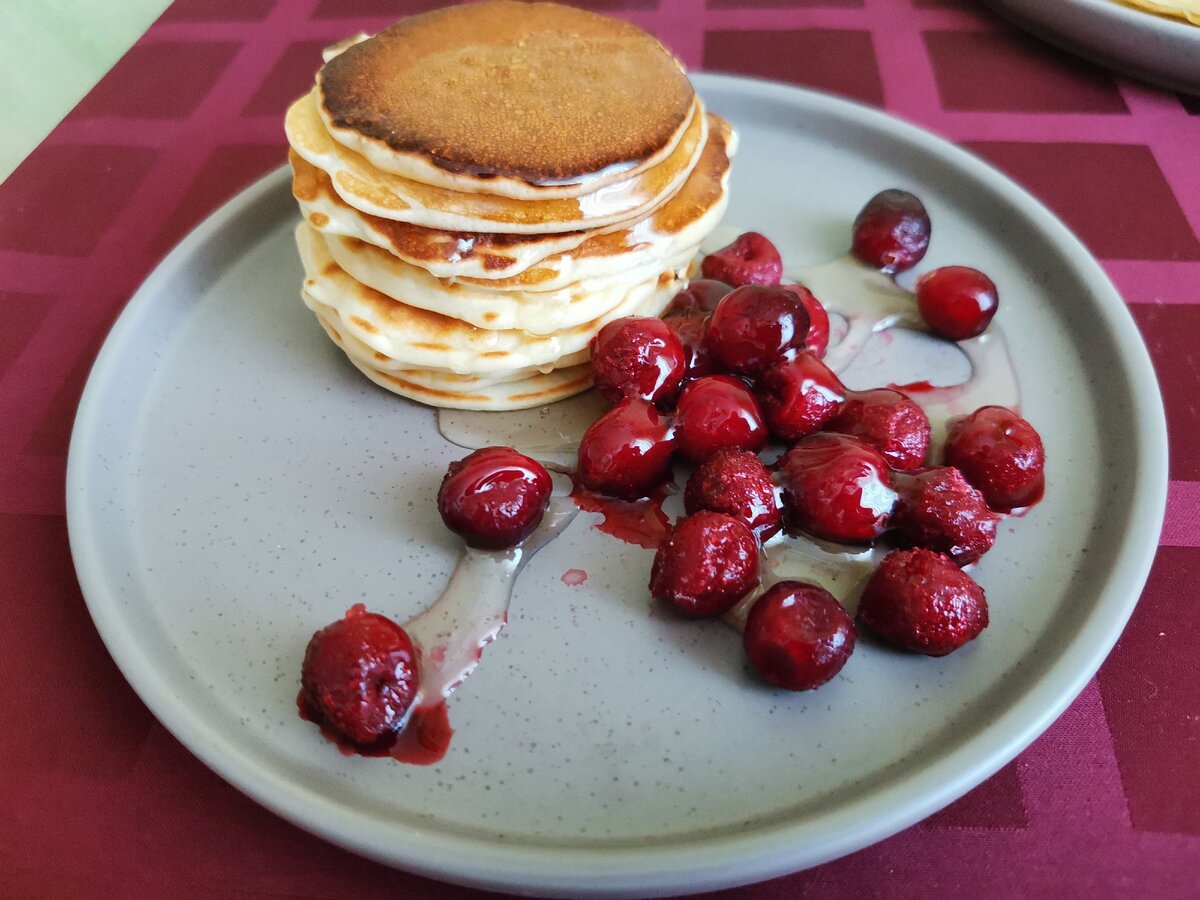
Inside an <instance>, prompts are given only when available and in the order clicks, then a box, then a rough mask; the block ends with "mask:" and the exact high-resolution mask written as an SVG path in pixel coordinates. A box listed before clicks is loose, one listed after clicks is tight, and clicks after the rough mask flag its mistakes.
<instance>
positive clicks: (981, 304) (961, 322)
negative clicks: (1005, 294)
mask: <svg viewBox="0 0 1200 900" xmlns="http://www.w3.org/2000/svg"><path fill="white" fill-rule="evenodd" d="M916 295H917V309H919V310H920V311H921V317H922V318H923V319H924V320H925V324H927V325H928V326H929V327H930V328H932V329H933V330H934V331H935V332H937V333H938V334H940V335H941V336H942V337H945V338H949V339H950V340H952V341H965V340H967V339H968V338H973V337H978V336H979V335H981V334H983V333H984V332H985V331H987V327H988V325H990V324H991V321H992V317H993V316H994V315H996V309H997V308H998V307H999V305H1000V298H999V296H998V295H997V294H996V285H994V284H993V283H992V279H990V278H988V277H987V276H986V275H984V274H983V273H982V272H980V271H979V270H978V269H972V268H971V267H969V266H943V267H942V268H940V269H934V270H933V271H932V272H926V273H925V274H924V275H922V276H921V277H920V278H918V279H917V284H916Z"/></svg>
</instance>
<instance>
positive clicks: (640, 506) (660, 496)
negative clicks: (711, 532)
mask: <svg viewBox="0 0 1200 900" xmlns="http://www.w3.org/2000/svg"><path fill="white" fill-rule="evenodd" d="M672 488H674V484H673V483H671V482H665V483H663V484H660V485H659V486H658V487H656V488H655V489H654V493H652V494H651V495H650V496H649V497H646V498H644V499H642V500H616V499H614V498H612V497H603V496H601V495H599V494H593V493H592V492H591V491H589V490H587V488H585V487H583V485H581V484H579V482H578V481H576V483H575V490H573V491H572V492H571V499H572V500H574V501H575V505H576V506H578V507H579V508H580V509H582V510H583V511H584V512H596V513H600V514H601V515H602V516H604V521H602V522H598V523H597V524H596V526H595V527H596V528H597V529H598V530H600V531H602V532H604V533H605V534H607V535H611V536H612V537H615V538H617V540H621V541H624V542H625V543H627V544H635V545H637V546H638V547H645V548H646V549H647V550H656V549H657V548H658V545H659V543H661V542H662V539H663V538H665V537H666V536H667V535H668V534H670V533H671V519H670V517H668V516H667V514H666V513H665V512H663V508H662V505H663V501H664V500H666V498H667V496H668V495H669V494H670V493H671V490H672ZM563 580H564V581H565V580H566V578H565V576H564V578H563Z"/></svg>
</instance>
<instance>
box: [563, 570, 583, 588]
mask: <svg viewBox="0 0 1200 900" xmlns="http://www.w3.org/2000/svg"><path fill="white" fill-rule="evenodd" d="M587 580H588V573H587V572H585V571H583V569H567V571H565V572H563V574H562V583H563V584H565V585H567V586H569V587H579V585H581V584H583V583H584V582H585V581H587Z"/></svg>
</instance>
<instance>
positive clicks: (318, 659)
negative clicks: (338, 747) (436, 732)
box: [300, 604, 418, 746]
mask: <svg viewBox="0 0 1200 900" xmlns="http://www.w3.org/2000/svg"><path fill="white" fill-rule="evenodd" d="M416 658H417V654H416V650H415V649H414V648H413V643H412V640H411V639H410V638H409V636H408V633H407V632H406V631H405V630H404V629H403V628H401V627H400V626H399V625H397V624H396V623H395V622H393V621H392V620H391V619H389V618H387V617H386V616H381V615H379V614H378V613H370V612H367V611H366V609H365V608H364V607H363V605H362V604H357V605H355V606H353V607H351V608H350V610H349V611H348V612H347V613H346V617H345V618H344V619H338V621H336V622H334V623H333V624H331V625H327V626H325V627H324V628H322V629H321V630H320V631H318V632H317V633H316V634H314V635H313V636H312V639H311V640H309V642H308V648H307V649H306V650H305V651H304V664H303V666H302V667H301V670H300V685H301V688H302V690H303V693H304V697H305V699H306V700H307V702H308V704H309V705H310V707H311V708H312V710H313V711H314V712H316V713H318V714H319V715H320V716H321V717H322V718H323V719H324V721H325V723H326V724H327V725H329V727H331V728H332V729H333V730H334V731H337V732H338V733H339V734H341V735H343V736H345V737H346V738H348V739H349V740H350V741H352V742H354V743H355V744H359V745H364V746H365V745H369V744H373V743H375V742H376V741H378V740H380V739H381V738H384V737H386V736H388V735H390V734H392V733H393V732H394V731H396V729H398V728H399V727H400V725H401V724H402V723H403V722H404V716H405V714H406V713H407V712H408V708H409V707H410V706H412V702H413V699H414V698H415V697H416V695H417V687H418V675H417V663H416Z"/></svg>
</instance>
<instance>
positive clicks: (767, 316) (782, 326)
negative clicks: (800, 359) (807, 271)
mask: <svg viewBox="0 0 1200 900" xmlns="http://www.w3.org/2000/svg"><path fill="white" fill-rule="evenodd" d="M807 292H808V291H807V289H806V288H802V287H800V286H799V285H786V286H781V287H758V286H755V285H750V286H747V287H741V288H738V289H737V290H735V291H733V292H732V293H730V294H729V295H728V296H726V297H725V299H724V300H722V301H721V302H720V303H719V304H718V305H717V311H716V312H714V313H713V314H712V319H711V320H710V321H709V323H708V336H707V338H706V344H707V346H708V350H709V352H710V353H711V354H712V356H713V359H714V360H716V361H717V363H718V364H719V365H720V366H721V367H723V368H724V369H725V370H726V371H728V372H732V373H734V374H736V375H749V376H755V375H760V374H762V373H763V372H765V371H767V369H769V368H771V367H772V366H775V365H778V364H779V363H781V362H785V361H787V360H789V359H793V358H794V357H795V356H796V354H797V353H799V352H800V351H801V350H803V349H804V342H805V340H806V339H807V336H808V329H809V324H810V321H809V317H808V312H807V311H806V310H805V307H804V303H803V301H802V300H801V297H802V296H803V295H804V294H805V293H807Z"/></svg>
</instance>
